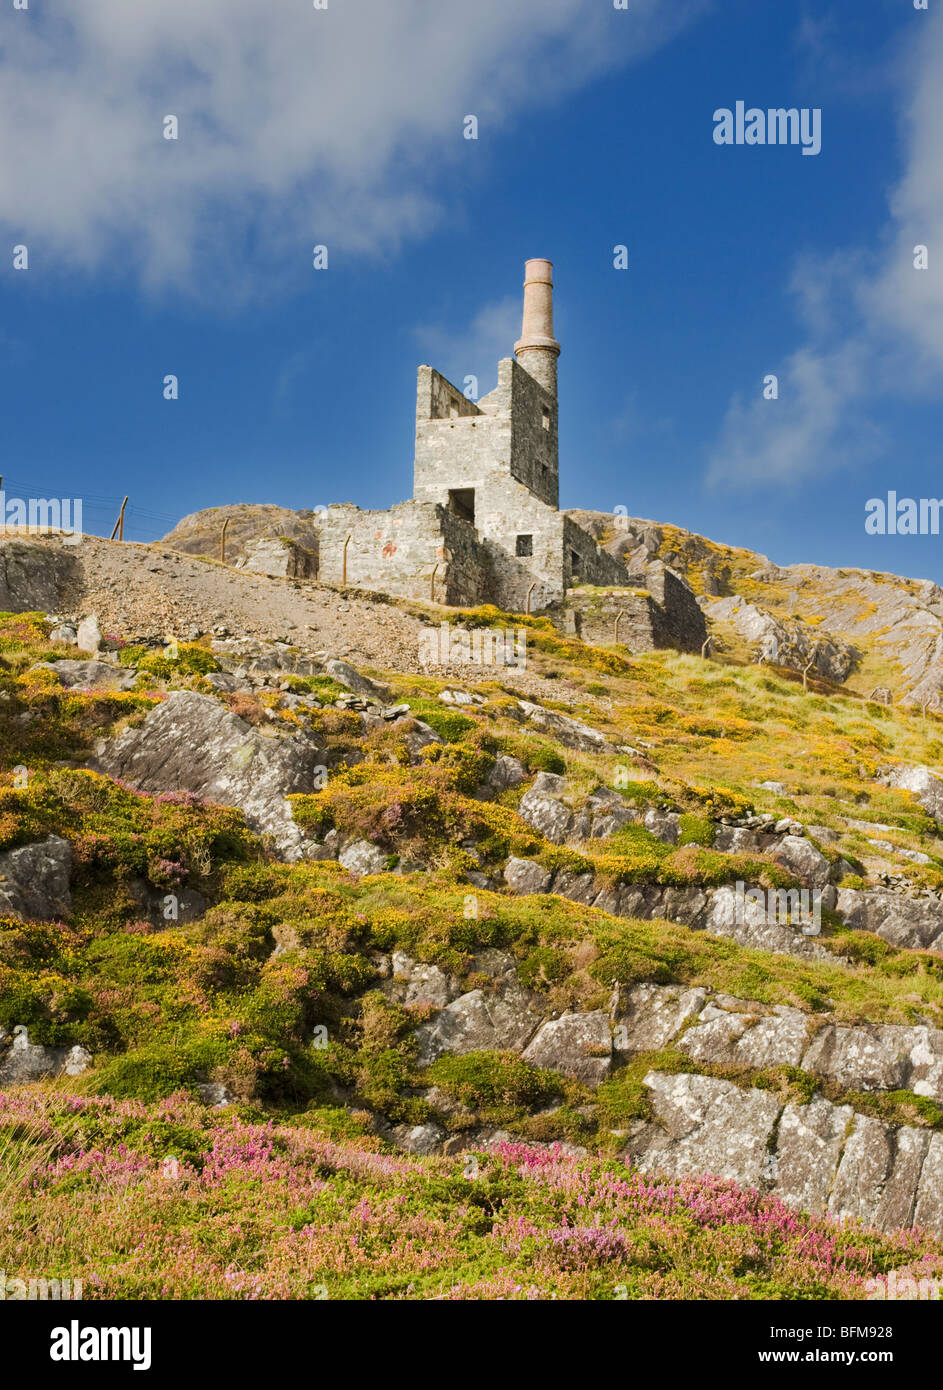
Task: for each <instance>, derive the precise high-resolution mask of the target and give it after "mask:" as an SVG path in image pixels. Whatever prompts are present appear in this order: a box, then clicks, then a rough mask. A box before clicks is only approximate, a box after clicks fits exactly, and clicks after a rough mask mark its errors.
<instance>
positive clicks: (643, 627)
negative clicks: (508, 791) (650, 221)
mask: <svg viewBox="0 0 943 1390" xmlns="http://www.w3.org/2000/svg"><path fill="white" fill-rule="evenodd" d="M552 270H553V267H552V265H551V263H550V261H543V260H533V261H528V262H527V263H526V266H525V271H524V317H523V325H522V328H521V336H520V339H519V340H518V342H516V343H515V344H514V352H515V356H514V357H504V358H502V360H501V361H500V362H499V363H498V384H497V386H496V387H495V388H494V390H493V391H490V392H489V393H488V395H486V396H483V397H482V398H481V399H480V400H479V401H471V400H468V399H467V397H466V396H464V395H463V394H462V392H461V391H459V389H458V387H457V386H453V385H452V383H451V382H450V381H448V380H447V379H446V378H445V377H444V376H443V375H442V373H441V372H437V371H436V370H435V368H433V367H428V366H422V367H420V368H419V375H418V383H417V390H416V453H415V465H414V473H413V497H412V500H411V501H409V502H400V503H398V504H397V505H396V506H394V507H391V508H390V510H389V511H361V510H360V508H359V507H356V506H354V505H353V504H352V503H343V504H341V505H332V506H331V507H330V508H329V509H328V511H327V513H326V515H322V516H321V519H320V522H319V526H318V530H319V542H318V551H319V553H318V557H317V560H316V562H315V563H316V565H317V577H318V579H319V580H320V582H321V583H325V584H332V585H336V586H337V587H339V588H347V587H352V588H359V589H375V590H379V591H380V592H382V593H389V594H398V595H402V596H403V597H406V598H413V599H420V600H423V601H434V602H437V603H442V604H447V605H450V606H453V607H460V608H466V607H474V606H476V605H478V604H481V603H493V604H495V605H496V606H497V607H498V608H502V609H505V610H506V611H509V612H526V611H530V612H538V611H540V610H547V611H548V612H549V613H550V614H551V615H552V616H553V618H554V621H555V622H556V623H557V624H558V626H560V627H562V628H563V629H564V631H568V632H574V633H579V632H583V633H584V634H585V635H586V636H587V637H590V639H591V640H595V641H602V642H605V641H616V642H618V641H621V642H622V643H623V644H624V645H628V646H630V647H631V648H632V650H634V651H650V650H652V649H654V648H656V647H665V646H676V647H680V648H681V649H682V650H686V651H698V650H699V649H700V646H701V644H702V642H703V641H704V639H705V637H706V635H707V631H706V627H705V623H704V618H703V616H702V614H701V610H700V608H699V607H698V604H697V602H696V600H695V598H694V595H693V594H692V593H691V590H690V589H689V588H688V586H687V584H686V583H685V582H684V580H683V579H681V578H680V576H678V575H676V574H674V573H673V572H672V571H666V570H665V567H664V565H660V564H658V563H655V564H653V565H649V566H647V568H646V569H645V572H644V573H643V574H639V575H629V574H628V572H627V570H626V567H625V565H624V564H623V563H622V562H621V561H620V560H618V559H616V557H615V556H613V555H610V554H609V552H608V551H606V550H602V549H600V547H599V545H598V544H597V543H596V540H595V538H594V537H593V536H591V535H590V534H589V532H588V531H586V530H584V528H583V527H582V526H580V525H578V524H577V522H576V521H575V520H574V519H573V518H572V517H571V516H569V515H567V513H566V512H561V511H560V509H559V505H558V503H559V496H560V461H559V446H558V434H557V425H558V404H557V358H558V357H559V355H560V344H559V343H558V342H557V340H556V339H555V338H554V336H553V276H552ZM584 586H586V587H584ZM636 586H637V587H636ZM581 589H582V592H575V591H579V590H581ZM599 589H605V590H606V591H607V592H606V593H605V594H599V593H598V592H594V591H598V590H599ZM610 634H611V635H610Z"/></svg>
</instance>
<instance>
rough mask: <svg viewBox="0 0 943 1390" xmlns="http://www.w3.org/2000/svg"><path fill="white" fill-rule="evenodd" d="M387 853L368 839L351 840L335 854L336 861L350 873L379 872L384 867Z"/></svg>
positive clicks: (387, 857)
mask: <svg viewBox="0 0 943 1390" xmlns="http://www.w3.org/2000/svg"><path fill="white" fill-rule="evenodd" d="M389 857H390V856H389V854H388V852H387V851H386V850H384V849H380V847H379V846H378V845H373V844H371V843H370V841H369V840H351V842H350V844H348V845H345V846H344V848H343V849H342V850H341V852H340V854H339V855H338V856H337V858H338V862H339V863H340V865H341V867H342V868H344V869H349V871H350V872H351V873H352V874H379V873H382V872H383V870H384V869H385V868H386V865H387V860H388V859H389Z"/></svg>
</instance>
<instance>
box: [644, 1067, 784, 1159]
mask: <svg viewBox="0 0 943 1390" xmlns="http://www.w3.org/2000/svg"><path fill="white" fill-rule="evenodd" d="M645 1085H646V1086H647V1087H648V1088H649V1090H650V1092H651V1103H652V1110H653V1113H654V1115H655V1119H656V1122H657V1125H658V1127H659V1128H660V1130H661V1131H662V1132H661V1134H660V1135H659V1134H655V1133H654V1132H653V1127H651V1126H649V1127H646V1128H645V1129H644V1130H642V1131H641V1132H640V1134H639V1136H638V1139H637V1141H635V1142H632V1143H630V1148H629V1155H630V1156H631V1158H632V1160H633V1162H634V1163H635V1165H636V1166H637V1167H639V1168H641V1169H642V1171H643V1172H657V1173H660V1174H663V1175H665V1176H666V1177H674V1178H687V1177H700V1176H701V1175H703V1174H705V1173H711V1174H714V1175H715V1176H716V1177H721V1178H728V1179H729V1180H730V1181H732V1182H736V1183H739V1184H740V1185H741V1186H743V1187H760V1186H761V1185H762V1184H763V1183H764V1182H765V1181H766V1180H767V1179H768V1176H769V1172H770V1156H769V1150H768V1144H769V1140H770V1137H771V1135H772V1133H773V1128H774V1125H775V1123H776V1120H777V1118H778V1116H779V1112H780V1108H781V1107H780V1104H779V1101H777V1100H776V1099H775V1097H773V1096H771V1095H770V1094H769V1092H767V1091H757V1090H743V1089H741V1088H740V1087H739V1086H735V1085H734V1084H733V1082H730V1081H718V1080H715V1079H714V1078H713V1077H710V1076H692V1075H690V1074H688V1073H682V1074H680V1075H677V1076H668V1075H666V1074H665V1073H663V1072H649V1073H648V1074H647V1076H646V1077H645Z"/></svg>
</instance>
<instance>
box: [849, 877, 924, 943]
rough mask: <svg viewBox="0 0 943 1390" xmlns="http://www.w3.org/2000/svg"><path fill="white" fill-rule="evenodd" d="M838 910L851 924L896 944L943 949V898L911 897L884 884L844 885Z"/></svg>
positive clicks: (850, 925)
mask: <svg viewBox="0 0 943 1390" xmlns="http://www.w3.org/2000/svg"><path fill="white" fill-rule="evenodd" d="M836 910H837V912H838V915H839V916H840V917H842V918H843V919H844V921H845V923H846V925H847V926H849V927H853V928H854V929H855V930H856V931H870V932H874V933H875V935H877V936H880V937H883V938H884V940H885V941H889V942H890V943H891V945H892V946H900V947H903V948H905V949H910V950H912V949H917V950H924V951H943V902H940V900H939V899H938V898H908V897H904V896H903V895H902V894H900V893H893V892H890V891H888V890H886V889H882V888H868V889H859V888H840V889H839V890H838V903H837V907H836Z"/></svg>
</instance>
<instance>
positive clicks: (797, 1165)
mask: <svg viewBox="0 0 943 1390" xmlns="http://www.w3.org/2000/svg"><path fill="white" fill-rule="evenodd" d="M853 1119H854V1111H853V1110H852V1108H851V1106H850V1105H832V1104H831V1102H830V1101H827V1100H824V1099H823V1098H822V1097H821V1096H814V1097H813V1099H812V1100H811V1101H810V1102H809V1103H808V1105H787V1106H786V1108H785V1109H784V1110H783V1113H782V1115H781V1117H780V1121H779V1128H778V1130H777V1131H776V1168H775V1172H776V1181H775V1187H774V1191H775V1193H776V1196H777V1197H779V1198H780V1199H781V1200H782V1201H783V1202H785V1203H786V1204H787V1206H790V1207H797V1208H798V1209H799V1210H800V1211H808V1212H813V1213H814V1214H815V1215H816V1216H820V1215H821V1214H822V1213H823V1212H824V1211H825V1208H826V1206H827V1203H828V1198H829V1193H830V1192H831V1190H832V1182H833V1180H834V1177H835V1172H836V1170H837V1168H838V1163H839V1160H840V1159H841V1155H842V1149H843V1148H844V1146H845V1137H846V1135H847V1133H848V1127H849V1125H850V1124H851V1122H852V1120H853Z"/></svg>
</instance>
